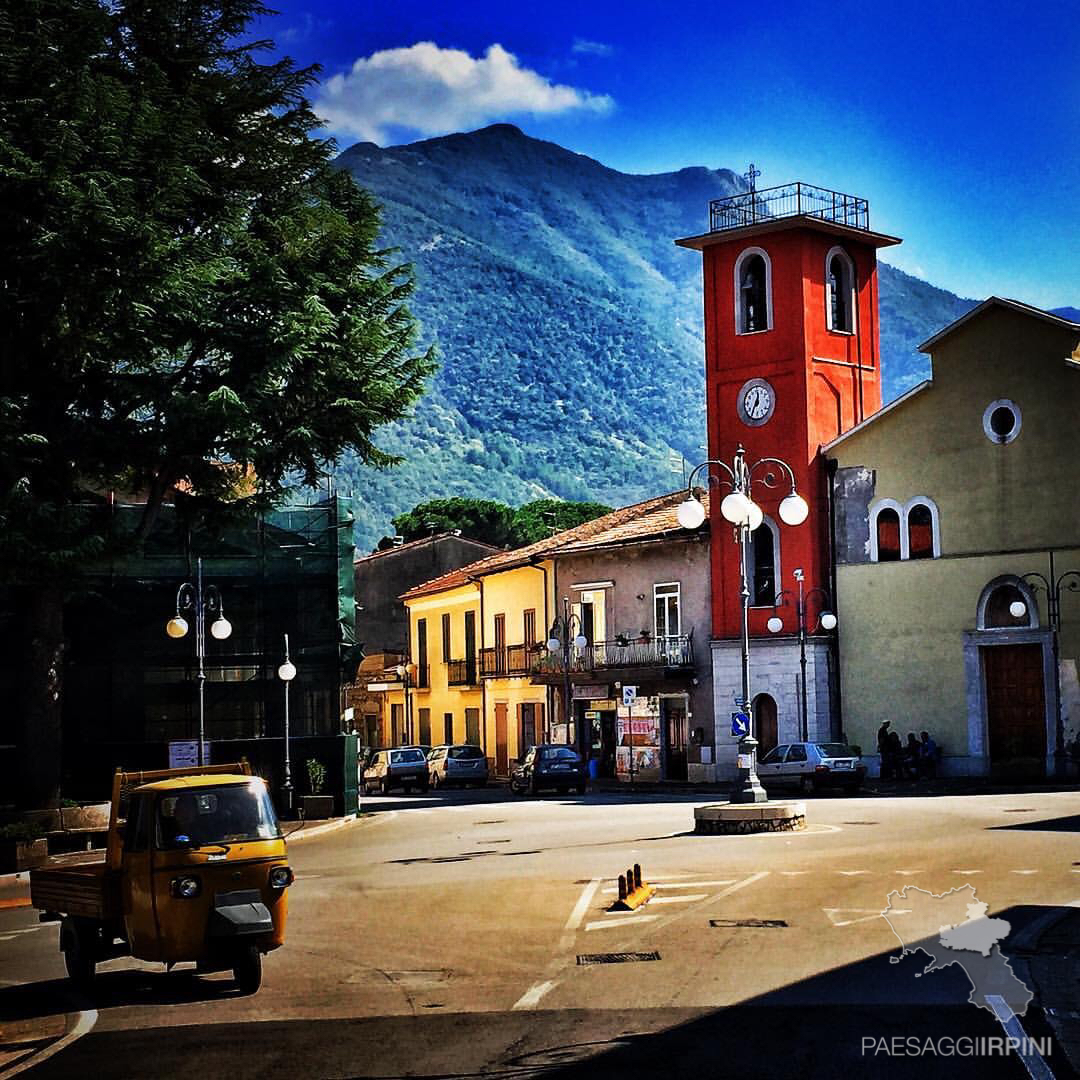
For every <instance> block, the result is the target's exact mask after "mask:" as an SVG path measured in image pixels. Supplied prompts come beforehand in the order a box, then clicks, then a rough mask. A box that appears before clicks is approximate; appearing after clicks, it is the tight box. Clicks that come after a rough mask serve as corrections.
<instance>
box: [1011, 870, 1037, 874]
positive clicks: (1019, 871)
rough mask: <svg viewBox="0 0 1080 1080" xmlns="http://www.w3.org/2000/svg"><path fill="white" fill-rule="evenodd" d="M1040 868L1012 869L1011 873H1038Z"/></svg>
mask: <svg viewBox="0 0 1080 1080" xmlns="http://www.w3.org/2000/svg"><path fill="white" fill-rule="evenodd" d="M1038 872H1039V871H1038V870H1010V871H1009V873H1010V874H1037V873H1038Z"/></svg>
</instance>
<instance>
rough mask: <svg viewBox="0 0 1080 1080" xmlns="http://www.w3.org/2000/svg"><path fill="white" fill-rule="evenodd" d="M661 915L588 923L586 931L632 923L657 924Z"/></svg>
mask: <svg viewBox="0 0 1080 1080" xmlns="http://www.w3.org/2000/svg"><path fill="white" fill-rule="evenodd" d="M659 918H660V916H659V915H636V917H635V918H634V919H632V920H630V919H613V920H611V921H609V922H588V923H586V924H585V929H586V930H605V929H607V928H608V927H611V926H629V925H630V923H631V922H635V923H643V922H655V921H656V920H657V919H659Z"/></svg>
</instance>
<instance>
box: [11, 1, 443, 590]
mask: <svg viewBox="0 0 1080 1080" xmlns="http://www.w3.org/2000/svg"><path fill="white" fill-rule="evenodd" d="M265 13H266V12H265V9H264V8H263V7H262V5H261V4H259V3H258V2H257V0H165V2H163V3H153V4H151V3H146V2H142V0H120V2H117V3H105V2H104V0H26V2H24V3H20V4H17V5H5V8H4V14H3V16H2V20H3V21H2V22H0V35H2V37H3V39H4V41H5V48H4V53H3V57H4V59H3V64H2V67H0V80H2V85H0V98H2V102H3V105H2V111H0V183H2V191H3V199H2V200H0V259H2V264H0V265H2V274H0V276H2V279H3V282H4V287H3V289H2V290H0V356H2V357H3V371H2V381H0V440H2V441H0V450H2V455H0V530H2V532H3V534H4V536H5V537H6V538H7V539H8V540H14V539H15V536H16V535H21V536H22V537H24V538H26V537H27V536H28V534H29V536H28V538H29V540H30V542H29V543H25V544H22V545H19V547H18V552H17V553H18V554H19V555H20V556H28V555H30V554H31V553H32V552H36V553H37V554H39V555H45V556H48V555H50V554H53V555H56V554H58V553H59V552H58V550H57V544H56V540H57V539H58V537H57V535H56V530H55V529H53V528H51V526H53V525H55V524H57V523H56V522H55V521H54V520H53V519H54V518H55V515H56V511H57V508H60V510H63V508H64V507H66V506H68V505H70V504H71V503H76V502H80V501H84V499H85V493H86V491H87V490H102V489H106V488H119V489H121V490H126V491H136V492H141V493H145V494H146V495H147V496H148V498H147V515H146V518H147V520H146V523H145V526H144V529H143V533H144V534H145V531H147V529H148V528H149V525H150V524H151V523H152V518H153V516H154V514H155V513H156V510H157V507H158V505H159V504H160V500H161V499H162V497H163V496H164V495H165V493H166V492H168V491H169V490H170V489H171V488H173V487H174V486H175V485H177V484H178V483H179V484H182V485H183V486H185V487H186V488H187V489H189V490H191V491H193V492H195V493H197V494H198V496H199V497H200V498H201V499H202V500H203V501H204V503H205V504H206V505H207V506H210V507H212V506H213V504H214V503H215V502H217V501H220V500H227V499H230V498H233V497H235V496H236V495H237V494H239V493H241V492H246V491H247V486H248V485H250V484H251V482H252V481H253V483H254V490H253V492H248V493H249V494H254V496H255V497H257V499H258V500H259V501H260V502H263V503H270V502H273V501H274V500H275V499H276V498H278V497H280V495H281V494H282V491H283V490H284V488H285V487H286V486H287V485H288V484H289V483H290V481H294V480H296V479H297V478H301V479H303V480H305V481H308V482H314V481H315V480H316V479H317V477H318V475H319V474H320V472H322V471H323V470H325V469H326V468H327V467H328V466H329V465H330V464H331V463H332V462H333V461H334V460H335V459H336V457H337V456H338V455H339V454H340V453H341V452H342V451H343V450H344V449H345V448H346V447H348V448H351V449H353V450H355V451H356V452H357V453H358V455H359V457H360V458H361V459H362V460H364V461H366V462H368V463H370V464H374V465H386V464H388V463H389V462H390V461H391V458H390V457H389V456H388V455H386V454H385V453H383V452H382V451H381V450H379V449H378V448H377V447H376V446H375V444H374V442H373V439H372V436H373V433H374V432H375V430H376V429H377V428H378V426H379V425H380V424H382V423H384V422H386V421H387V420H391V419H395V418H398V417H401V416H402V415H404V413H405V412H406V410H407V407H408V406H409V404H410V403H411V402H412V401H413V400H414V399H415V398H416V397H417V396H418V394H419V393H420V392H421V391H422V389H423V386H424V380H425V378H426V377H427V376H428V375H429V374H430V373H431V371H432V370H433V364H432V361H431V357H430V356H427V355H412V354H411V352H410V350H411V345H412V340H413V333H414V323H413V320H412V317H411V315H410V314H409V312H408V310H407V308H406V307H405V305H404V301H405V299H406V297H407V296H408V294H409V292H410V290H411V288H412V280H411V275H410V273H409V271H408V270H407V268H403V267H400V266H396V265H394V263H393V262H392V261H391V260H390V258H389V256H388V254H387V253H385V252H380V251H378V250H377V248H376V247H375V242H376V235H377V231H378V226H379V217H378V212H377V209H376V206H375V205H374V203H373V202H372V200H371V198H370V196H368V195H367V194H366V193H365V192H363V191H362V190H360V189H359V188H357V187H356V186H355V185H354V184H353V183H352V182H351V181H350V180H349V178H348V177H346V176H344V175H342V174H341V173H340V172H339V171H337V170H335V169H332V168H331V167H330V166H329V160H330V158H331V156H332V149H333V148H332V146H331V145H330V144H328V143H326V142H324V141H320V140H318V139H315V138H313V137H312V132H313V130H314V128H315V127H316V126H317V120H316V118H315V116H314V114H313V113H312V111H311V109H310V107H309V105H308V103H307V101H306V100H305V97H304V94H305V91H306V90H307V88H308V87H309V85H310V84H311V83H312V81H313V80H314V78H315V71H314V69H311V68H307V69H296V68H295V67H294V65H293V63H292V61H291V60H288V59H281V60H277V61H275V62H268V63H260V62H258V56H259V52H260V49H261V45H260V43H250V42H246V41H244V40H243V34H244V33H245V30H246V27H247V24H248V23H249V21H250V20H251V19H252V18H253V17H255V16H257V15H261V14H265ZM60 524H61V525H62V524H63V523H62V522H61V523H60ZM67 524H68V525H70V522H68V523H67ZM43 530H46V531H47V532H48V533H51V534H52V535H53V541H54V542H53V543H52V544H49V543H45V544H42V540H43V538H44V537H43V535H42V532H43ZM91 531H92V530H91ZM59 532H60V534H61V535H63V534H64V533H65V529H64V528H61V529H60V530H59ZM9 546H10V545H9ZM70 546H71V535H70V532H68V533H67V540H66V543H65V545H64V547H70ZM31 561H33V560H31ZM45 562H46V566H47V567H48V566H49V565H51V563H50V561H49V560H48V559H46V560H45ZM9 565H10V564H9ZM26 569H27V568H26V567H23V568H22V571H23V572H25V570H26Z"/></svg>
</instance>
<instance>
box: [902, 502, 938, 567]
mask: <svg viewBox="0 0 1080 1080" xmlns="http://www.w3.org/2000/svg"><path fill="white" fill-rule="evenodd" d="M907 527H908V558H909V559H932V558H933V557H934V516H933V514H932V513H931V512H930V507H929V506H927V505H926V503H915V504H914V505H912V506H911V507H910V508H909V509H908V513H907Z"/></svg>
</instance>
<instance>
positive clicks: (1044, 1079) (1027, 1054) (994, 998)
mask: <svg viewBox="0 0 1080 1080" xmlns="http://www.w3.org/2000/svg"><path fill="white" fill-rule="evenodd" d="M986 1004H987V1005H989V1006H990V1008H991V1009H993V1010H994V1015H995V1016H996V1017H997V1018H998V1022H999V1023H1000V1024H1001V1026H1002V1028H1004V1029H1005V1034H1006V1035H1008V1036H1009V1038H1011V1039H1018V1040H1021V1045H1020V1046H1018V1047H1016V1056H1017V1057H1018V1058H1019V1059H1020V1061H1021V1063H1022V1064H1023V1066H1024V1068H1025V1069H1026V1070H1027V1074H1028V1076H1030V1077H1031V1080H1054V1073H1053V1071H1052V1070H1051V1068H1050V1066H1049V1065H1047V1064H1046V1061H1045V1060H1044V1058H1043V1056H1042V1054H1040V1053H1039V1052H1038V1051H1037V1050H1036V1049H1035V1048H1034V1046H1033V1045H1032V1043H1031V1042H1030V1041H1029V1039H1028V1034H1027V1032H1026V1031H1025V1030H1024V1025H1023V1024H1021V1023H1020V1018H1019V1017H1018V1016H1017V1015H1016V1014H1015V1013H1014V1012H1013V1011H1012V1009H1011V1008H1009V1003H1008V1002H1007V1001H1006V1000H1005V999H1004V998H1003V997H1001V995H1000V994H987V995H986ZM0 1080H2V1078H0Z"/></svg>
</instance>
